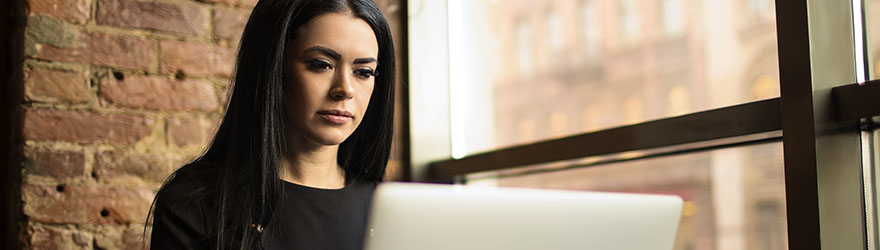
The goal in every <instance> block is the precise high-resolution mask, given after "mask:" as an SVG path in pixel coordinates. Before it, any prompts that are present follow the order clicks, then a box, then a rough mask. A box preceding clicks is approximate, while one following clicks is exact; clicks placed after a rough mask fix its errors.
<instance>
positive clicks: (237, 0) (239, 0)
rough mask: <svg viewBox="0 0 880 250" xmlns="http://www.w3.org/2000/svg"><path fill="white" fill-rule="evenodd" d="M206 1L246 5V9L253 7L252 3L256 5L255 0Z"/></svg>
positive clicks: (209, 0)
mask: <svg viewBox="0 0 880 250" xmlns="http://www.w3.org/2000/svg"><path fill="white" fill-rule="evenodd" d="M206 2H209V3H220V4H224V5H231V6H239V7H246V8H248V9H251V8H253V7H254V5H257V0H207V1H206Z"/></svg>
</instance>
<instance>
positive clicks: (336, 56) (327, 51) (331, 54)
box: [303, 46, 342, 61]
mask: <svg viewBox="0 0 880 250" xmlns="http://www.w3.org/2000/svg"><path fill="white" fill-rule="evenodd" d="M309 51H317V52H320V53H322V54H324V55H326V56H329V57H331V58H333V59H334V60H336V61H339V60H342V55H340V54H339V53H337V52H336V51H334V50H332V49H330V48H327V47H321V46H315V47H311V48H308V49H306V50H303V53H306V52H309Z"/></svg>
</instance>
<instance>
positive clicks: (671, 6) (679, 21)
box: [660, 0, 687, 37]
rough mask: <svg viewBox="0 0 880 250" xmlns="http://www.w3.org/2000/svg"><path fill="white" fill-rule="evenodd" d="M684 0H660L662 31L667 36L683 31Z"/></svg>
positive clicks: (685, 15) (676, 34) (679, 33)
mask: <svg viewBox="0 0 880 250" xmlns="http://www.w3.org/2000/svg"><path fill="white" fill-rule="evenodd" d="M682 1H684V0H662V1H661V7H660V8H661V9H662V12H661V16H662V21H663V22H662V23H663V31H664V32H666V35H668V36H673V37H674V36H678V35H681V34H682V33H684V24H685V20H684V19H685V18H686V17H687V14H685V12H684V5H683V4H682Z"/></svg>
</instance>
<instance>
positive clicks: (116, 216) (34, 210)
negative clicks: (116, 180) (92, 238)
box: [22, 184, 154, 224]
mask: <svg viewBox="0 0 880 250" xmlns="http://www.w3.org/2000/svg"><path fill="white" fill-rule="evenodd" d="M59 190H60V191H59ZM153 196H154V193H153V191H151V190H149V189H144V188H122V187H98V186H87V185H66V186H55V185H27V184H26V185H24V186H22V200H23V201H22V202H23V203H24V213H25V215H27V216H28V217H29V219H30V221H34V222H42V223H82V224H85V223H89V224H125V223H143V222H145V221H146V219H147V212H148V211H149V209H150V204H151V203H152V201H153Z"/></svg>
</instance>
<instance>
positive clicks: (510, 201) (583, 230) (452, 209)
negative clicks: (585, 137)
mask: <svg viewBox="0 0 880 250" xmlns="http://www.w3.org/2000/svg"><path fill="white" fill-rule="evenodd" d="M681 207H682V200H681V198H679V197H677V196H667V195H642V194H624V193H604V192H581V191H562V190H537V189H520V188H495V187H477V186H463V185H441V184H413V183H383V184H381V185H379V187H378V188H377V189H376V192H375V194H374V198H373V205H372V209H371V211H370V219H369V228H368V229H367V235H366V239H365V248H364V249H365V250H413V249H419V250H434V249H437V250H439V249H444V250H447V249H456V250H471V249H473V250H478V249H479V250H525V249H530V250H531V249H557V250H568V249H579V250H582V249H601V250H670V249H672V246H673V245H672V244H673V240H674V238H675V232H676V229H677V227H678V223H679V219H680V216H681Z"/></svg>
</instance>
